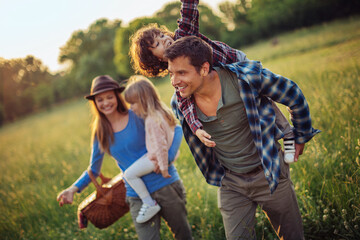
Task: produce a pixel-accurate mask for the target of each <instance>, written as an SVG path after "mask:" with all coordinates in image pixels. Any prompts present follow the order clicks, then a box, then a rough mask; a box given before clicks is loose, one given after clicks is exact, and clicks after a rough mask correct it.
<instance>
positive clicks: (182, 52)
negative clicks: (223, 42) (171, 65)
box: [164, 36, 213, 73]
mask: <svg viewBox="0 0 360 240" xmlns="http://www.w3.org/2000/svg"><path fill="white" fill-rule="evenodd" d="M164 56H165V57H166V58H167V59H168V60H170V61H173V60H174V59H176V58H178V57H188V58H189V59H190V64H191V65H193V66H194V67H195V69H196V71H197V72H198V73H199V72H200V69H201V67H202V65H203V64H204V63H205V62H208V63H209V64H210V68H209V72H210V71H211V69H212V66H213V55H212V49H211V47H210V46H209V44H207V43H206V42H205V41H203V40H202V39H200V38H198V37H196V36H187V37H183V38H180V39H178V40H176V41H175V42H174V43H173V44H171V45H170V46H169V47H168V48H167V49H166V50H165V54H164Z"/></svg>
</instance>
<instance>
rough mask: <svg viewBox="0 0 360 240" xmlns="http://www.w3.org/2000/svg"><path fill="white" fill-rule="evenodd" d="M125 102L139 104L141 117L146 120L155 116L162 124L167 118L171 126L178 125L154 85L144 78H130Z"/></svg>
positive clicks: (139, 76) (136, 76)
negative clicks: (163, 119)
mask: <svg viewBox="0 0 360 240" xmlns="http://www.w3.org/2000/svg"><path fill="white" fill-rule="evenodd" d="M125 100H126V101H127V102H128V103H139V115H141V117H142V118H144V119H145V118H146V117H148V116H153V117H155V118H156V119H158V121H159V122H161V119H162V118H165V120H166V121H167V123H168V124H169V126H171V127H172V126H175V125H176V119H175V116H174V114H173V112H172V111H171V110H170V108H169V107H168V106H166V105H165V104H164V103H163V102H162V101H161V100H160V95H159V93H158V91H157V89H156V88H155V86H154V84H153V83H152V82H151V81H150V80H149V79H147V78H146V77H144V76H141V75H135V76H132V77H130V79H129V81H128V84H127V86H126V88H125Z"/></svg>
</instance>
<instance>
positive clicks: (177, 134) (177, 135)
mask: <svg viewBox="0 0 360 240" xmlns="http://www.w3.org/2000/svg"><path fill="white" fill-rule="evenodd" d="M182 137H183V131H182V128H181V126H180V125H176V126H175V130H174V139H173V142H172V144H171V147H170V149H169V151H168V158H169V164H170V163H172V162H173V161H174V160H175V156H176V154H177V152H178V151H179V148H180V145H181V141H182Z"/></svg>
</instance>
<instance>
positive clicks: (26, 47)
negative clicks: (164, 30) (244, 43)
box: [0, 0, 224, 71]
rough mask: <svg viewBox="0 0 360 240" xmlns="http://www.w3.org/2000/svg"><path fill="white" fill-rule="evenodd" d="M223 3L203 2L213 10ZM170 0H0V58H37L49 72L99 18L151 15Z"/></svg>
mask: <svg viewBox="0 0 360 240" xmlns="http://www.w3.org/2000/svg"><path fill="white" fill-rule="evenodd" d="M223 1H224V0H204V1H202V3H207V4H208V5H209V6H211V7H212V8H213V9H217V5H218V3H220V2H223ZM167 2H172V0H101V1H99V0H58V1H54V0H0V57H2V58H6V59H12V58H24V57H26V56H27V55H33V56H34V57H36V58H38V59H41V61H42V62H43V64H44V65H46V66H48V67H49V69H50V70H51V71H57V70H60V69H61V68H62V66H61V65H59V64H58V62H57V58H58V56H59V49H60V47H61V46H63V45H65V43H66V41H67V40H68V39H69V38H70V36H71V34H72V33H73V32H74V31H76V30H79V29H87V28H88V27H89V26H90V24H92V23H93V22H94V21H95V20H97V19H99V18H107V19H109V20H114V19H120V20H122V21H123V23H128V22H130V21H131V20H133V19H135V18H137V17H142V16H151V15H152V14H153V13H155V12H156V11H158V10H160V9H161V8H162V7H163V6H164V4H165V3H167Z"/></svg>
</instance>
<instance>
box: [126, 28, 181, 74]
mask: <svg viewBox="0 0 360 240" xmlns="http://www.w3.org/2000/svg"><path fill="white" fill-rule="evenodd" d="M160 34H165V35H168V36H170V37H172V38H174V33H172V32H170V31H169V30H168V29H167V28H166V27H165V26H158V25H157V24H156V23H151V24H149V25H147V26H144V27H142V28H140V29H139V30H137V31H136V32H135V33H134V34H133V35H132V36H131V37H130V42H131V45H130V51H129V55H130V56H131V64H132V67H133V69H134V70H135V72H136V73H140V74H142V75H145V76H147V77H160V76H165V75H166V74H167V68H168V63H167V62H163V61H160V60H159V59H158V58H157V57H155V56H154V55H153V54H152V52H151V51H150V50H149V47H151V46H152V45H153V43H154V38H155V37H156V36H158V35H160Z"/></svg>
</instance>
